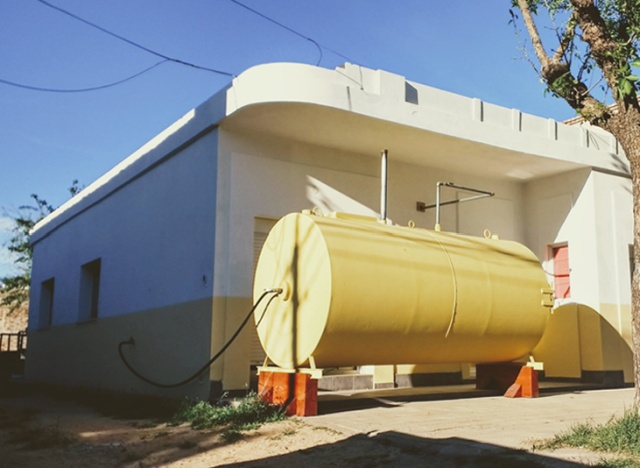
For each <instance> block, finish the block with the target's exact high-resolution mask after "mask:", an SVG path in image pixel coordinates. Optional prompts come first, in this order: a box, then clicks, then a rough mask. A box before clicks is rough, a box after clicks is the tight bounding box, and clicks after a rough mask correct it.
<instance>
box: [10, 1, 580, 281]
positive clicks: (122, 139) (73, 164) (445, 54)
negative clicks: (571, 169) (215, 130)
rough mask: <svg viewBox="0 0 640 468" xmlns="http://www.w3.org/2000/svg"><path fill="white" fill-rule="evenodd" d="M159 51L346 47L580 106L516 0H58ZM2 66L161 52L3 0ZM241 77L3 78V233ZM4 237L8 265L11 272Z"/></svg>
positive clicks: (168, 67)
mask: <svg viewBox="0 0 640 468" xmlns="http://www.w3.org/2000/svg"><path fill="white" fill-rule="evenodd" d="M47 1H48V2H49V3H51V4H53V5H56V6H58V7H61V8H63V9H65V10H68V11H70V12H72V13H74V14H75V15H77V16H80V17H82V18H84V19H86V20H88V21H91V22H93V23H96V24H98V25H100V26H101V27H103V28H105V29H108V30H110V31H112V32H114V33H116V34H118V35H121V36H123V37H126V38H127V39H129V40H131V41H134V42H136V43H139V44H141V45H144V46H145V47H147V48H149V49H152V50H154V51H157V52H160V53H162V54H164V55H167V56H171V57H173V58H177V59H180V60H183V61H187V62H191V63H194V64H197V65H201V66H203V67H207V68H212V69H217V70H222V71H225V72H228V73H231V74H236V75H237V74H240V73H241V72H242V71H243V70H246V69H247V68H249V67H251V66H253V65H257V64H260V63H268V62H302V63H309V64H313V65H316V64H317V63H318V61H319V62H320V63H319V66H321V67H326V68H334V67H336V66H338V65H340V64H341V63H343V62H344V61H346V59H345V58H344V57H342V56H340V55H337V54H335V53H333V52H331V50H333V51H336V52H339V53H340V54H342V55H343V56H346V57H348V59H349V60H348V61H350V62H352V63H357V64H360V65H363V66H366V67H369V68H373V69H384V70H388V71H390V72H394V73H397V74H400V75H404V76H405V77H406V78H407V79H409V80H412V81H416V82H419V83H423V84H427V85H430V86H434V87H437V88H440V89H444V90H447V91H451V92H454V93H458V94H462V95H464V96H469V97H477V98H480V99H482V100H485V101H488V102H491V103H494V104H498V105H502V106H506V107H512V108H517V109H520V110H522V111H524V112H528V113H532V114H536V115H540V116H545V117H552V118H555V119H558V120H564V119H567V118H569V117H572V116H573V115H574V112H573V111H572V110H571V109H570V108H569V107H568V106H567V105H566V104H564V103H563V102H562V101H560V100H558V99H554V98H552V97H550V96H547V97H545V96H544V95H543V90H544V87H543V86H542V85H541V84H540V82H539V79H538V78H537V77H536V75H535V73H534V71H533V70H532V68H531V66H530V65H529V64H528V63H527V62H526V61H525V60H523V58H522V53H521V52H520V50H519V44H518V40H517V39H516V37H515V35H514V30H513V27H512V26H511V25H510V24H509V19H510V16H509V6H510V3H511V2H510V1H509V0H490V1H483V2H479V1H473V0H450V1H447V2H443V1H439V0H403V1H400V2H399V1H392V0H323V1H312V0H269V1H267V0H261V1H260V0H240V1H242V3H244V4H245V5H247V6H249V7H251V8H253V9H255V10H258V11H260V12H261V13H263V14H264V15H266V16H268V17H270V18H273V19H274V20H276V21H278V22H280V23H282V24H284V25H286V26H288V27H290V28H292V29H294V30H295V31H297V32H299V33H300V34H302V35H303V36H306V37H308V38H311V39H313V40H314V41H316V42H317V43H319V44H321V45H322V46H323V47H324V48H323V50H322V55H320V53H319V51H318V48H317V47H316V46H315V45H314V44H313V43H312V42H311V41H309V40H307V39H304V38H301V37H299V36H297V35H295V34H293V33H291V32H290V31H287V30H285V29H283V28H281V27H278V26H277V25H275V24H273V23H271V22H269V21H267V20H265V19H264V18H262V17H260V16H258V15H256V14H254V13H252V12H250V11H248V10H246V9H244V8H242V7H241V6H239V5H238V4H236V3H234V2H233V1H231V0H135V1H132V0H108V1H107V0H90V1H87V0H47ZM0 60H1V63H2V66H1V67H0V80H6V81H11V82H16V83H20V84H23V85H29V86H35V87H44V88H55V89H78V88H87V87H95V86H100V85H103V84H107V83H111V82H114V81H118V80H121V79H123V78H126V77H128V76H131V75H133V74H135V73H138V72H140V71H142V70H144V69H146V68H147V67H151V66H152V65H154V64H155V63H157V62H158V61H159V60H160V59H159V58H158V57H157V56H154V55H152V54H150V53H148V52H145V51H143V50H140V49H138V48H136V47H133V46H131V45H130V44H127V43H125V42H123V41H120V40H118V39H116V38H114V37H112V36H109V35H107V34H105V33H104V32H101V31H99V30H97V29H94V28H91V27H90V26H88V25H86V24H84V23H82V22H80V21H78V20H76V19H73V18H71V17H69V16H67V15H64V14H63V13H61V12H59V11H56V10H54V9H52V8H50V7H48V6H46V5H44V4H43V3H41V2H39V1H37V0H0ZM229 81H230V78H229V77H228V76H225V75H219V74H215V73H212V72H208V71H204V70H199V69H195V68H192V67H188V66H184V65H179V64H177V63H173V62H168V63H163V64H161V65H159V66H157V67H155V68H153V69H152V70H151V71H149V72H147V73H144V74H142V75H141V76H139V77H137V78H135V79H132V80H130V81H127V82H125V83H123V84H121V85H118V86H114V87H110V88H106V89H102V90H98V91H93V92H84V93H54V92H41V91H34V90H27V89H22V88H18V87H14V86H10V85H7V84H3V83H0V141H1V145H0V245H2V244H3V243H6V241H7V240H8V233H7V229H8V228H9V227H10V225H11V223H10V222H8V220H7V216H10V215H11V214H12V213H15V211H16V210H17V209H18V207H19V206H20V205H23V204H26V203H28V202H29V201H30V199H29V196H30V194H32V193H37V194H38V195H40V196H41V197H43V198H45V199H46V200H47V201H49V202H50V203H51V204H53V205H55V206H57V205H60V204H61V203H63V202H64V201H65V200H66V199H67V198H68V196H69V193H68V190H67V189H68V187H69V186H70V185H71V183H72V181H73V180H74V179H78V180H79V181H80V184H83V185H88V184H89V183H90V182H92V181H93V180H95V179H96V178H98V177H99V176H100V175H102V174H103V173H105V172H106V171H107V170H109V169H110V168H111V167H113V166H114V165H115V164H117V163H118V162H119V161H121V160H122V159H124V158H125V157H126V156H127V155H129V154H130V153H132V152H133V151H135V150H136V149H137V148H139V147H140V146H142V145H143V144H144V143H145V142H146V141H148V140H149V139H151V138H152V137H153V136H154V135H156V134H157V133H158V132H160V131H161V130H163V129H164V128H165V127H167V126H168V125H170V124H171V123H172V122H174V121H175V120H176V119H178V118H179V117H181V116H182V115H183V114H184V113H186V112H187V111H188V110H190V109H192V108H193V107H195V106H197V105H198V104H199V103H201V102H203V101H204V100H206V99H207V98H208V97H209V96H211V95H212V94H214V93H215V92H216V91H217V90H218V89H219V88H221V87H223V86H225V85H226V84H227V83H228V82H229ZM12 272H13V271H12V267H11V259H10V258H9V256H8V255H7V252H6V249H2V248H0V277H2V276H5V275H7V274H11V273H12Z"/></svg>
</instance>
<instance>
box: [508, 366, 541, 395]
mask: <svg viewBox="0 0 640 468" xmlns="http://www.w3.org/2000/svg"><path fill="white" fill-rule="evenodd" d="M539 395H540V390H539V387H538V372H537V371H536V370H535V369H533V368H532V367H528V366H523V367H522V369H520V373H519V374H518V377H517V378H516V381H515V383H514V384H513V385H511V387H509V389H508V390H507V392H506V393H505V394H504V396H505V397H507V398H519V397H523V398H536V397H538V396H539Z"/></svg>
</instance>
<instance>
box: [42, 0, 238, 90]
mask: <svg viewBox="0 0 640 468" xmlns="http://www.w3.org/2000/svg"><path fill="white" fill-rule="evenodd" d="M37 1H38V2H40V3H42V4H43V5H45V6H48V7H49V8H52V9H54V10H57V11H59V12H60V13H64V14H65V15H67V16H70V17H71V18H73V19H76V20H78V21H81V22H82V23H84V24H86V25H89V26H91V27H92V28H95V29H97V30H99V31H102V32H103V33H105V34H108V35H109V36H112V37H115V38H116V39H120V40H121V41H124V42H126V43H127V44H129V45H132V46H134V47H137V48H138V49H142V50H144V51H145V52H148V53H150V54H153V55H155V56H156V57H160V58H163V59H165V60H169V61H171V62H175V63H179V64H180V65H186V66H188V67H193V68H197V69H198V70H205V71H208V72H212V73H217V74H219V75H225V76H230V77H232V78H235V76H236V75H234V74H233V73H229V72H226V71H222V70H216V69H215V68H209V67H203V66H201V65H196V64H195V63H191V62H187V61H184V60H180V59H177V58H174V57H169V56H168V55H164V54H161V53H160V52H156V51H155V50H152V49H149V48H148V47H145V46H143V45H141V44H138V43H137V42H134V41H132V40H130V39H127V38H126V37H123V36H120V35H119V34H116V33H114V32H111V31H109V30H108V29H105V28H103V27H102V26H98V25H97V24H95V23H92V22H91V21H88V20H86V19H84V18H81V17H80V16H78V15H76V14H74V13H71V12H70V11H67V10H65V9H64V8H60V7H59V6H56V5H52V4H51V3H49V2H47V1H45V0H37Z"/></svg>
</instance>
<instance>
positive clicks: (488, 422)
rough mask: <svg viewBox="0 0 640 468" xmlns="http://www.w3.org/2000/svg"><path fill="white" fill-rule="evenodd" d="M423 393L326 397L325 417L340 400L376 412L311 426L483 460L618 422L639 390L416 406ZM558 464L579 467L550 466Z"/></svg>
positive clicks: (566, 453)
mask: <svg viewBox="0 0 640 468" xmlns="http://www.w3.org/2000/svg"><path fill="white" fill-rule="evenodd" d="M455 388H457V389H458V390H460V392H458V393H462V394H464V392H465V391H467V392H469V395H468V396H476V395H473V393H474V392H473V390H472V389H471V388H465V387H455ZM547 391H549V389H547ZM558 391H560V390H558ZM417 392H419V391H418V390H416V389H412V390H411V391H408V392H407V394H406V396H402V395H401V394H398V393H395V394H394V392H389V391H387V392H368V393H366V394H363V393H361V392H358V393H352V394H349V393H342V394H339V395H336V394H333V395H321V397H320V411H321V413H322V412H323V411H324V412H327V411H332V407H335V405H336V400H340V399H342V403H343V404H344V402H345V401H347V402H348V401H354V400H356V399H362V398H363V397H367V398H374V399H375V401H376V403H377V405H378V406H377V407H372V408H367V409H357V410H348V409H347V410H345V409H342V410H339V411H335V412H332V413H329V414H320V415H319V416H316V417H312V418H308V419H306V420H305V421H306V422H309V423H310V424H314V425H318V426H324V427H329V428H332V429H335V430H339V431H341V432H343V433H346V434H352V435H367V436H369V437H376V436H379V435H387V436H392V437H395V438H398V437H399V438H403V437H404V438H410V439H412V440H413V442H414V443H416V442H419V441H422V442H423V445H424V444H431V445H434V444H435V445H436V446H437V451H438V452H442V451H443V450H444V453H445V454H447V453H450V454H452V455H460V454H465V453H467V454H468V455H474V454H475V455H477V454H479V453H486V452H487V451H489V452H491V450H500V449H504V448H509V449H516V450H519V449H526V450H531V448H532V446H533V443H534V442H535V441H536V440H540V439H545V438H550V437H553V436H554V435H555V434H558V433H560V432H563V431H566V430H568V429H570V428H571V426H573V425H574V424H577V423H581V422H587V421H592V422H595V423H605V422H607V421H608V420H609V419H610V418H611V417H612V416H620V415H622V414H623V413H624V411H625V409H627V408H630V407H631V403H632V398H633V392H634V390H633V389H631V388H628V389H614V390H578V391H575V390H574V391H570V390H564V391H560V393H543V394H542V395H541V397H540V398H534V399H525V398H517V399H510V398H504V397H500V396H491V397H487V396H482V397H476V398H457V399H448V400H437V401H415V400H416V399H417V398H419V397H418V395H417ZM427 397H428V395H427ZM330 400H333V402H331V401H330ZM412 400H413V401H412ZM538 453H539V457H540V459H539V460H537V461H538V462H539V465H538V466H576V464H582V463H587V464H591V463H594V462H597V461H599V460H601V459H602V457H603V456H602V455H601V454H589V453H587V452H585V451H583V450H580V449H562V450H558V451H554V452H538ZM547 457H549V459H548V458H547ZM555 458H562V459H564V460H569V461H571V462H573V463H570V464H560V465H557V464H553V463H551V462H553V459H555ZM548 462H549V463H550V464H549V463H548ZM434 466H435V465H434ZM452 466H454V465H452Z"/></svg>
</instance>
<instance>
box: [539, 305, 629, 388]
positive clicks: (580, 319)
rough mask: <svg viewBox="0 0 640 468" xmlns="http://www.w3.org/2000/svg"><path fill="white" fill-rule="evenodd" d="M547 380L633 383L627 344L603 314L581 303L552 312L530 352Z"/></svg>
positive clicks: (605, 383)
mask: <svg viewBox="0 0 640 468" xmlns="http://www.w3.org/2000/svg"><path fill="white" fill-rule="evenodd" d="M532 354H533V356H534V357H535V359H536V361H540V362H543V363H544V375H545V377H547V378H552V379H553V378H559V379H580V380H582V381H584V382H588V383H596V384H601V385H604V386H611V387H617V386H623V385H624V384H625V383H631V382H633V353H632V351H631V348H630V347H629V344H628V343H627V342H626V341H625V339H624V338H623V337H622V336H621V335H620V333H619V332H618V330H616V329H615V328H614V327H613V326H612V325H611V324H610V323H609V322H608V321H607V320H606V319H605V318H604V317H603V316H602V315H600V314H599V313H598V312H597V311H596V310H594V309H592V308H591V307H589V306H586V305H584V304H577V303H570V304H563V305H561V306H559V307H557V308H556V309H554V311H553V313H552V315H551V317H550V318H549V322H548V324H547V328H546V329H545V332H544V335H543V336H542V339H541V340H540V342H539V343H538V345H537V346H536V348H535V349H534V350H533V353H532Z"/></svg>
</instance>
